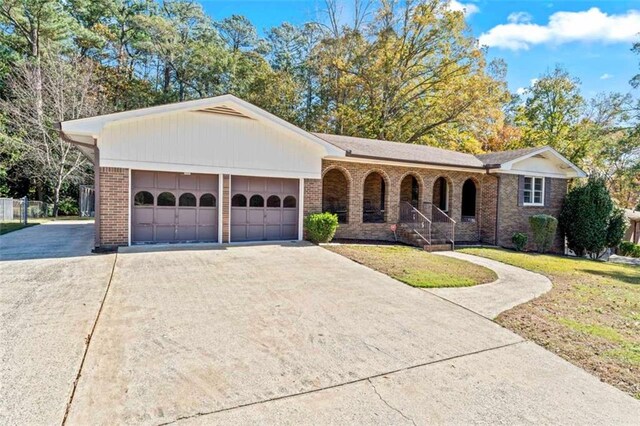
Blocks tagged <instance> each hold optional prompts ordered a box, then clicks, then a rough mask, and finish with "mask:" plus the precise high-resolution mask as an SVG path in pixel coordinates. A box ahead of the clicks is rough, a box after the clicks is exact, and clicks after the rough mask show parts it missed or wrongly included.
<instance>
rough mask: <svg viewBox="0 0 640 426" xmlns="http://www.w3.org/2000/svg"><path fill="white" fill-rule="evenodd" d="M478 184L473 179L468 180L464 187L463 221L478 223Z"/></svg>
mask: <svg viewBox="0 0 640 426" xmlns="http://www.w3.org/2000/svg"><path fill="white" fill-rule="evenodd" d="M476 195H477V188H476V183H475V182H474V181H473V179H467V180H466V181H464V184H463V185H462V221H463V222H475V221H476V198H477V196H476Z"/></svg>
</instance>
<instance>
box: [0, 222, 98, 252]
mask: <svg viewBox="0 0 640 426" xmlns="http://www.w3.org/2000/svg"><path fill="white" fill-rule="evenodd" d="M93 230H94V225H93V221H84V220H83V221H65V222H50V223H44V224H42V225H38V226H31V227H29V228H24V229H21V230H19V231H14V232H9V233H8V234H5V235H2V236H0V261H7V260H28V259H50V258H62V257H78V256H87V255H90V254H91V249H92V248H93V245H94V232H93Z"/></svg>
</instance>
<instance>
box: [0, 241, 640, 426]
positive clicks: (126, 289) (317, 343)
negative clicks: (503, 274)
mask: <svg viewBox="0 0 640 426" xmlns="http://www.w3.org/2000/svg"><path fill="white" fill-rule="evenodd" d="M134 251H135V250H134ZM69 261H70V260H69V259H66V260H65V259H62V260H46V261H38V262H53V263H55V262H62V263H65V262H69ZM73 261H75V262H79V263H78V264H70V263H66V268H62V269H63V270H65V271H69V272H67V273H69V274H72V275H73V276H74V277H75V276H86V277H85V280H84V281H87V280H88V281H90V282H93V281H94V279H95V281H96V284H95V285H93V284H90V285H88V286H87V284H86V283H85V282H82V283H80V282H77V281H76V283H75V285H73V284H72V285H69V284H66V282H64V280H61V279H58V278H57V277H56V278H55V279H53V280H52V279H47V280H46V281H48V282H51V281H55V282H57V283H58V284H57V285H59V286H62V288H63V289H66V290H65V291H66V293H67V294H66V295H65V296H66V297H58V296H57V295H56V294H54V292H48V293H46V294H47V295H48V296H49V297H53V298H54V299H55V300H57V303H59V304H60V305H59V306H58V309H57V311H60V310H63V311H64V310H65V309H66V310H69V312H75V311H74V310H75V309H77V305H78V304H79V303H85V304H86V306H87V308H86V311H91V312H92V314H93V316H91V315H85V309H84V308H83V310H82V312H75V316H74V317H73V318H70V317H67V318H63V319H60V318H55V316H54V315H53V314H54V312H52V311H51V310H48V308H47V307H46V306H45V303H42V304H39V305H34V304H32V305H31V309H26V308H22V307H20V305H19V303H13V304H7V306H6V307H4V304H3V314H4V310H6V311H7V312H8V313H9V314H8V317H7V318H9V320H10V321H9V322H6V321H3V327H5V324H6V327H7V328H8V329H9V330H10V331H12V332H14V333H16V334H18V331H17V330H15V329H16V328H17V326H16V325H14V323H15V321H14V320H12V319H11V312H12V311H13V310H16V311H19V312H24V311H26V310H35V311H42V312H43V314H41V315H32V316H31V318H32V319H33V324H27V323H28V320H29V317H28V316H27V315H25V314H23V315H22V317H21V320H20V321H21V324H22V325H23V326H29V327H32V328H40V327H48V324H47V323H48V321H49V320H51V319H52V318H54V319H55V320H56V321H58V320H59V321H63V320H64V321H66V322H68V323H69V324H73V325H74V327H70V326H67V328H68V329H69V330H71V331H72V332H70V333H71V334H73V335H74V336H75V338H82V339H78V340H79V341H78V342H77V343H78V346H79V347H81V346H82V345H83V343H84V340H83V339H84V337H86V334H85V335H83V333H82V332H86V331H87V328H86V320H85V317H87V318H89V317H90V318H92V319H95V317H96V316H97V312H98V308H99V299H100V297H101V294H104V290H105V289H106V287H107V284H108V283H109V280H110V285H109V289H108V292H107V295H106V298H105V301H104V305H103V307H102V310H101V313H100V315H99V318H98V320H97V323H96V326H95V331H94V332H93V335H92V338H91V341H90V344H89V348H88V351H87V353H86V358H85V359H84V362H82V355H83V354H82V353H81V352H82V351H77V350H75V349H76V347H75V346H73V345H69V346H68V347H72V348H73V349H74V350H73V351H71V352H70V353H69V354H68V358H69V359H70V360H69V361H68V364H69V365H70V366H75V367H76V371H75V373H74V372H73V368H68V369H65V373H64V374H62V373H60V374H58V373H56V376H53V375H51V376H47V377H46V381H44V382H43V380H42V379H41V378H40V376H46V372H47V370H53V369H52V368H50V367H49V368H48V369H47V368H45V366H44V362H40V359H39V358H40V357H42V356H43V352H45V350H46V347H47V345H42V344H40V343H39V342H37V341H32V339H37V338H38V337H39V336H40V335H38V334H36V333H33V334H27V335H25V336H24V339H23V340H24V342H23V343H22V344H21V345H20V350H19V351H17V350H13V352H12V353H10V354H9V357H8V365H9V367H8V369H9V370H12V369H13V368H19V367H17V366H16V365H17V364H18V363H19V359H18V358H17V356H18V355H19V356H23V357H24V356H25V355H29V362H27V363H25V364H26V365H25V367H24V368H23V370H27V369H30V370H32V372H31V374H30V375H29V377H28V378H23V377H22V376H20V374H11V375H9V376H8V378H9V379H12V380H15V381H17V382H19V383H20V385H21V386H30V389H32V390H33V389H35V390H37V388H38V385H40V387H45V388H47V387H51V388H49V389H48V391H49V392H47V395H49V394H52V391H53V390H56V392H58V393H60V395H63V396H66V397H67V401H65V398H51V399H55V403H54V401H46V403H44V402H43V403H42V404H41V405H40V406H43V407H46V408H48V412H47V413H44V411H47V410H44V411H43V410H40V411H38V412H36V410H34V409H33V408H32V407H31V406H30V405H29V403H25V402H15V401H14V402H11V404H12V405H10V406H8V407H3V411H2V413H3V414H5V415H7V416H8V417H6V418H8V419H9V420H10V421H8V422H3V423H25V422H27V421H28V420H30V419H41V421H40V423H50V422H55V421H57V422H60V421H62V418H63V416H64V411H65V408H66V403H67V402H68V401H69V400H71V403H70V410H69V413H68V417H67V419H66V422H67V424H118V423H131V424H165V423H173V422H175V423H185V424H194V423H197V424H200V423H202V424H211V423H213V424H227V423H240V424H255V423H285V424H300V423H304V424H311V423H314V424H317V423H376V424H391V423H393V424H396V423H398V424H402V423H407V424H412V423H415V424H426V423H463V422H464V423H468V422H474V423H540V422H543V423H585V424H593V423H605V422H606V423H608V424H611V423H618V424H623V423H628V424H631V423H633V422H635V421H636V420H637V418H638V417H640V403H638V402H637V401H636V400H634V399H633V398H631V397H629V396H627V395H626V394H624V393H622V392H620V391H618V390H616V389H615V388H612V387H610V386H608V385H606V384H603V383H601V382H600V381H599V380H597V379H596V378H594V377H592V376H590V375H589V374H587V373H586V372H584V371H583V370H581V369H579V368H577V367H574V366H572V365H571V364H569V363H567V362H565V361H563V360H561V359H560V358H558V357H556V356H555V355H553V354H551V353H549V352H547V351H545V350H543V349H541V348H539V347H538V346H536V345H534V344H532V343H529V342H523V340H522V338H520V337H519V336H517V335H515V334H513V333H511V332H509V331H507V330H505V329H503V328H501V327H500V326H498V325H497V324H495V323H493V322H492V321H490V320H487V319H485V318H483V317H481V316H480V315H477V314H474V313H472V312H470V311H468V310H466V309H464V308H461V307H459V306H456V305H454V304H452V303H450V302H448V301H445V300H443V299H440V298H439V297H437V296H435V295H433V294H429V293H426V292H424V291H421V290H419V289H414V288H411V287H408V286H406V285H404V284H401V283H399V282H396V281H394V280H392V279H390V278H388V277H386V276H384V275H382V274H379V273H377V272H374V271H372V270H370V269H368V268H365V267H363V266H361V265H358V264H356V263H354V262H351V261H350V260H348V259H346V258H343V257H341V256H339V255H337V254H334V253H331V252H328V251H326V250H324V249H322V248H320V247H315V246H309V245H306V244H290V245H263V246H260V245H259V246H245V247H240V246H232V247H224V248H218V249H204V248H187V249H181V250H172V251H156V252H145V251H143V252H139V253H136V252H128V253H119V254H118V255H117V259H115V256H114V255H111V256H92V257H85V258H79V259H78V258H74V260H73ZM84 261H90V262H95V263H93V264H92V265H93V271H89V270H87V269H84V268H86V267H87V266H88V264H84V263H83V262H84ZM32 262H35V261H32ZM11 263H12V262H3V263H0V266H1V267H2V268H3V269H2V271H0V272H5V271H6V270H9V269H11V268H9V267H7V266H6V264H11ZM103 263H104V265H103ZM51 265H52V264H48V266H49V267H51ZM110 266H113V274H112V275H111V271H110V270H109V268H110ZM43 268H45V266H43ZM56 268H61V267H60V266H56ZM22 273H23V274H27V273H29V271H28V270H24V269H23V270H22ZM16 274H18V273H17V272H16ZM88 277H91V279H88ZM32 280H34V281H37V279H36V278H35V277H34V278H32ZM98 281H99V282H100V284H99V285H98V284H97V282H98ZM18 282H19V279H17V278H16V279H14V280H13V285H14V286H19V284H17V283H18ZM43 285H45V284H39V285H38V284H32V285H31V287H32V288H34V289H36V290H37V288H38V287H40V286H43ZM49 285H50V284H46V285H45V286H49ZM54 286H55V284H54ZM4 287H6V285H5V284H4V282H3V288H4ZM94 287H95V290H92V289H93V288H94ZM74 288H75V291H72V289H74ZM101 291H102V293H101ZM36 293H37V291H36ZM76 293H79V294H76ZM85 293H88V294H89V296H84V295H82V296H81V294H85ZM11 296H12V298H15V299H19V297H16V296H14V295H11ZM69 298H71V299H70V303H68V305H69V306H66V304H65V303H64V301H63V300H65V299H69ZM79 298H86V301H80V300H78V299H79ZM89 307H90V308H91V309H89ZM45 314H46V315H45ZM90 322H91V321H89V323H90ZM18 325H19V324H18ZM59 327H62V326H61V325H59ZM89 331H90V327H89ZM58 338H59V339H60V340H64V341H66V340H69V341H71V340H74V338H72V337H71V336H68V337H60V336H58ZM16 340H17V339H16ZM30 350H31V352H29V351H30ZM3 358H4V357H3ZM32 363H36V365H35V366H32V365H31V364H32ZM3 364H4V363H3ZM81 364H82V368H80V365H81ZM4 368H5V367H3V369H4ZM58 368H59V367H58V366H57V365H56V367H55V370H56V371H57V370H58ZM67 370H68V371H67ZM80 370H81V372H80V374H79V381H78V385H77V388H76V391H75V393H74V395H73V398H69V397H70V395H71V390H72V388H73V386H72V383H73V380H74V379H75V376H76V375H77V374H78V371H80ZM68 373H71V374H68ZM3 375H4V371H3ZM3 379H4V377H3ZM59 382H63V384H64V386H63V385H60V384H59ZM54 384H55V386H56V387H55V389H54V388H53V386H54ZM43 385H44V386H43ZM17 387H18V386H16V385H13V386H12V387H11V388H10V390H12V389H15V388H17ZM65 389H66V393H65V392H63V390H65ZM3 392H4V390H3ZM24 395H25V397H27V399H29V398H30V397H29V395H27V394H26V393H24ZM41 395H43V396H44V395H45V393H44V392H42V393H41ZM43 399H44V398H43ZM2 400H3V401H4V400H5V398H4V397H3V398H2ZM30 400H31V404H33V405H34V407H35V406H38V404H37V402H38V401H36V400H35V399H34V398H31V399H30ZM2 404H7V403H6V402H2ZM18 409H19V411H16V410H18ZM44 414H48V416H47V417H46V418H45V417H39V416H44ZM27 415H29V416H30V417H27ZM49 420H53V421H49Z"/></svg>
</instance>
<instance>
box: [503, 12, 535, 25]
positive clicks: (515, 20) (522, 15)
mask: <svg viewBox="0 0 640 426" xmlns="http://www.w3.org/2000/svg"><path fill="white" fill-rule="evenodd" d="M532 19H533V16H531V14H529V13H527V12H513V13H510V14H509V16H507V21H509V23H511V24H528V23H529V22H531V20H532Z"/></svg>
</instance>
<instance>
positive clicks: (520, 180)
mask: <svg viewBox="0 0 640 426" xmlns="http://www.w3.org/2000/svg"><path fill="white" fill-rule="evenodd" d="M518 206H520V207H522V206H524V176H523V175H518Z"/></svg>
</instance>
